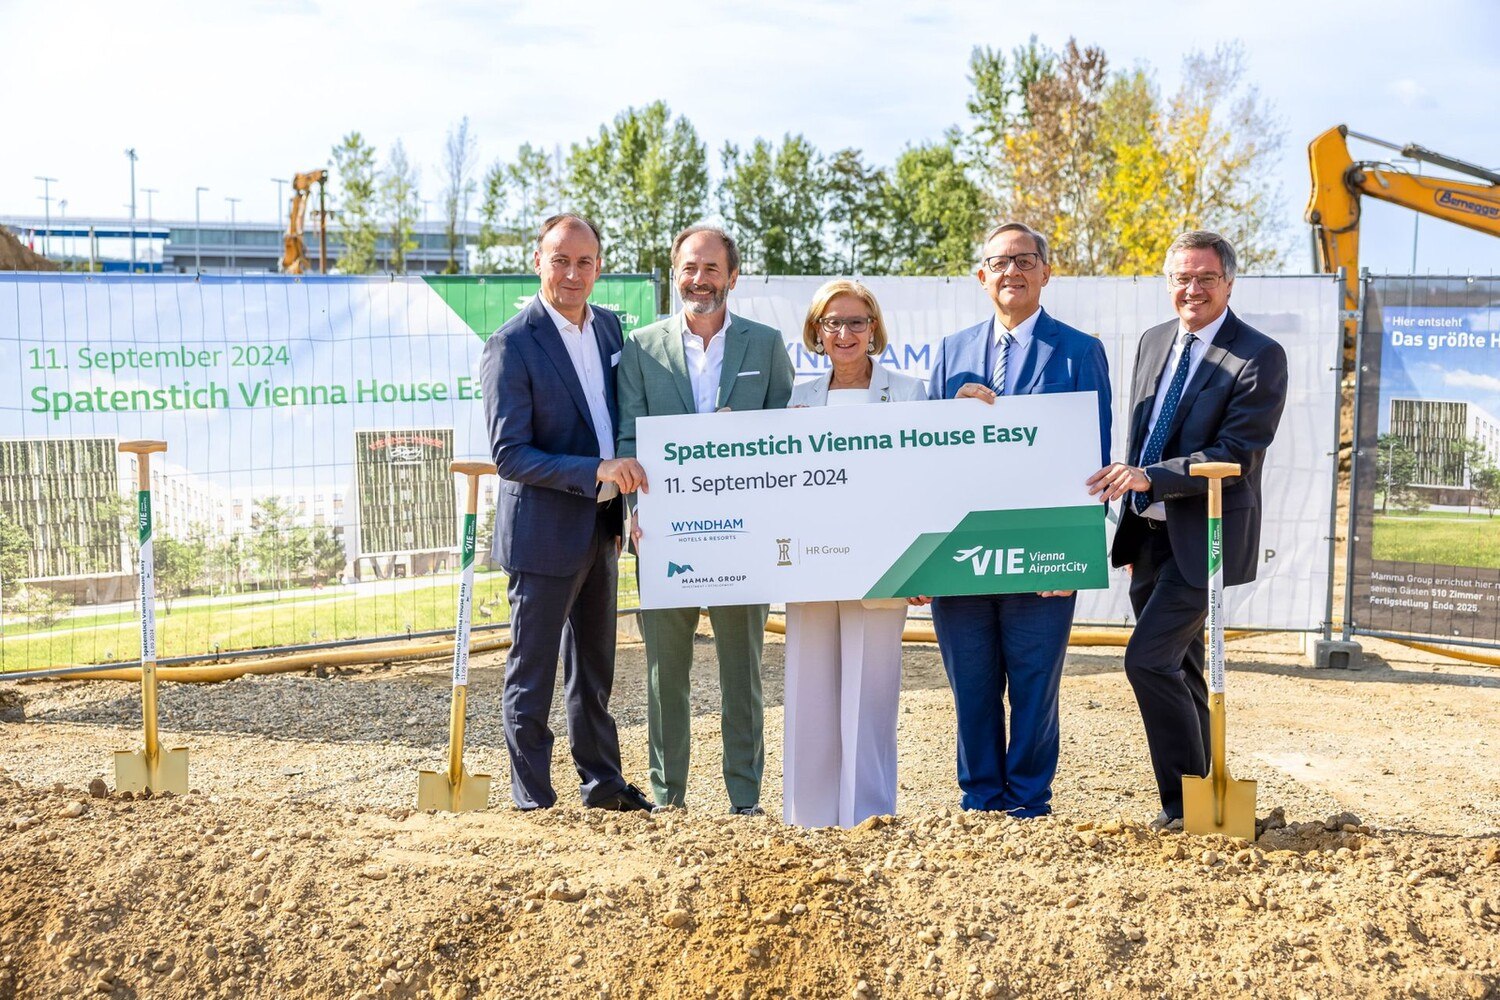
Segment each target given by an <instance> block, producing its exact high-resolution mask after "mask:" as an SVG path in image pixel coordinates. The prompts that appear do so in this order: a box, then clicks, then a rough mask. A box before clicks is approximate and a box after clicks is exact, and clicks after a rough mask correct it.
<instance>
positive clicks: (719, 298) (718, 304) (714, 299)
mask: <svg viewBox="0 0 1500 1000" xmlns="http://www.w3.org/2000/svg"><path fill="white" fill-rule="evenodd" d="M688 291H690V292H712V294H711V295H710V296H709V298H708V299H706V300H705V299H690V298H688V297H687V296H686V295H684V296H683V297H682V305H683V308H684V309H686V310H687V311H688V312H690V313H693V314H694V315H697V316H709V315H712V314H713V313H716V312H718V311H719V310H720V309H723V308H724V303H726V302H728V301H729V288H728V286H725V287H723V288H719V289H711V288H709V287H708V286H705V285H692V286H689V288H688Z"/></svg>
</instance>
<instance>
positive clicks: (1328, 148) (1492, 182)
mask: <svg viewBox="0 0 1500 1000" xmlns="http://www.w3.org/2000/svg"><path fill="white" fill-rule="evenodd" d="M1349 139H1359V140H1360V141H1362V142H1368V143H1372V144H1374V145H1376V146H1383V147H1385V148H1386V149H1392V150H1395V151H1396V152H1398V153H1400V154H1401V155H1402V156H1403V157H1405V158H1406V159H1408V160H1414V161H1417V162H1419V163H1430V164H1432V165H1433V166H1436V167H1442V168H1444V169H1446V170H1451V171H1453V172H1454V173H1458V174H1463V175H1465V176H1467V177H1473V178H1476V181H1464V180H1452V179H1449V178H1446V177H1430V176H1429V177H1424V176H1422V175H1421V174H1414V173H1411V172H1410V171H1408V170H1405V169H1403V168H1402V167H1400V166H1397V165H1396V164H1392V163H1388V162H1383V161H1376V160H1355V159H1354V158H1352V157H1351V156H1350V155H1349V144H1348V141H1347V140H1349ZM1307 161H1308V169H1309V171H1310V172H1311V174H1312V195H1311V197H1309V198H1308V201H1307V216H1306V218H1307V221H1308V222H1310V223H1312V235H1313V262H1314V264H1315V266H1316V267H1317V268H1318V270H1320V271H1323V272H1325V273H1328V274H1332V273H1334V272H1336V271H1337V270H1338V269H1339V268H1341V267H1342V268H1343V269H1344V309H1343V313H1342V316H1343V321H1344V347H1345V351H1346V352H1347V351H1349V350H1350V349H1352V347H1353V344H1354V336H1355V332H1356V330H1357V327H1358V323H1359V315H1358V306H1359V205H1360V199H1361V198H1363V197H1370V198H1379V199H1380V200H1381V201H1388V202H1390V203H1391V204H1393V205H1401V206H1403V207H1405V208H1409V209H1411V210H1412V211H1413V212H1421V213H1422V214H1423V215H1430V216H1433V217H1434V218H1438V219H1445V220H1447V221H1448V222H1454V223H1457V224H1458V225H1460V226H1466V227H1467V228H1469V229H1477V230H1478V231H1479V232H1481V233H1489V234H1490V235H1491V236H1500V172H1497V171H1495V170H1490V169H1487V168H1485V167H1481V166H1478V165H1477V164H1473V163H1469V162H1467V161H1465V160H1460V159H1456V158H1455V157H1452V156H1445V155H1444V154H1442V153H1435V152H1433V151H1432V150H1430V149H1427V148H1426V147H1423V146H1418V145H1415V144H1414V143H1407V144H1406V145H1398V144H1397V143H1394V142H1387V141H1386V140H1384V139H1376V138H1375V137H1374V136H1368V135H1362V134H1361V133H1359V132H1354V131H1351V130H1350V129H1349V127H1348V126H1347V125H1339V126H1337V127H1336V128H1331V129H1329V130H1328V131H1327V132H1324V133H1323V134H1322V135H1320V136H1318V137H1317V138H1316V139H1314V140H1313V141H1312V142H1311V143H1309V144H1308V146H1307Z"/></svg>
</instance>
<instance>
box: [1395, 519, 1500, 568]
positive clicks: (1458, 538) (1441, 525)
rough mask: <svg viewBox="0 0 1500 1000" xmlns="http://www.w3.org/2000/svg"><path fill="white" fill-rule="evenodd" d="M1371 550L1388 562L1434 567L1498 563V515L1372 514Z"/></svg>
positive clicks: (1499, 551) (1499, 547) (1499, 544)
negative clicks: (1372, 533) (1373, 520)
mask: <svg viewBox="0 0 1500 1000" xmlns="http://www.w3.org/2000/svg"><path fill="white" fill-rule="evenodd" d="M1374 529H1375V530H1374V537H1373V539H1372V540H1371V549H1372V551H1373V554H1374V557H1375V558H1376V559H1380V560H1385V561H1389V562H1416V563H1432V564H1434V565H1438V566H1476V567H1483V568H1493V567H1495V566H1500V517H1493V518H1492V517H1490V516H1489V515H1488V514H1481V513H1476V514H1462V513H1458V514H1449V513H1440V512H1435V511H1423V512H1422V513H1421V514H1417V515H1409V514H1397V513H1396V512H1394V511H1393V512H1391V513H1389V514H1385V515H1381V514H1376V515H1375V524H1374Z"/></svg>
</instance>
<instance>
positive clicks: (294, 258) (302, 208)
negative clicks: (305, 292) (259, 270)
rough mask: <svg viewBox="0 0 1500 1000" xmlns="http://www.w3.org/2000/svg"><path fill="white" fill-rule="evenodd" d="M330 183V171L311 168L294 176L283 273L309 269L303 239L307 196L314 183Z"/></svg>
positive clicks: (283, 257) (284, 249)
mask: <svg viewBox="0 0 1500 1000" xmlns="http://www.w3.org/2000/svg"><path fill="white" fill-rule="evenodd" d="M327 183H328V171H326V170H309V171H306V172H305V173H300V174H298V175H297V176H296V177H293V178H292V204H291V208H290V211H288V212H287V218H286V234H285V235H284V236H283V237H282V254H281V273H283V274H301V273H302V272H303V271H305V270H306V269H307V244H306V243H305V242H304V241H303V239H302V230H303V222H304V219H305V217H306V214H307V197H308V195H309V194H310V193H311V192H312V186H313V185H314V184H317V185H319V186H320V187H321V186H322V185H324V184H327Z"/></svg>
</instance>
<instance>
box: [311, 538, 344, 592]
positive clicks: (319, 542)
mask: <svg viewBox="0 0 1500 1000" xmlns="http://www.w3.org/2000/svg"><path fill="white" fill-rule="evenodd" d="M308 561H309V562H310V563H311V564H312V571H313V576H314V578H316V579H317V581H318V582H319V583H325V582H334V583H336V582H338V580H339V578H340V576H341V575H342V574H343V572H344V566H345V564H346V563H348V561H349V556H348V553H346V552H345V551H344V543H343V542H342V541H340V540H339V538H338V537H337V536H336V535H334V533H333V532H332V531H331V530H329V529H327V528H323V529H321V530H318V531H315V532H313V533H312V537H311V539H310V540H309V545H308Z"/></svg>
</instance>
